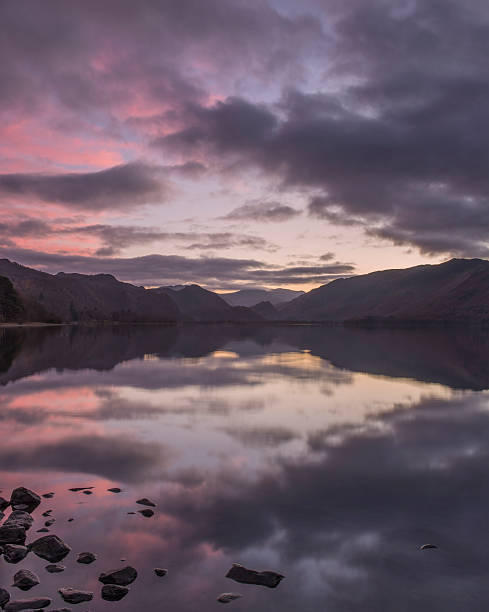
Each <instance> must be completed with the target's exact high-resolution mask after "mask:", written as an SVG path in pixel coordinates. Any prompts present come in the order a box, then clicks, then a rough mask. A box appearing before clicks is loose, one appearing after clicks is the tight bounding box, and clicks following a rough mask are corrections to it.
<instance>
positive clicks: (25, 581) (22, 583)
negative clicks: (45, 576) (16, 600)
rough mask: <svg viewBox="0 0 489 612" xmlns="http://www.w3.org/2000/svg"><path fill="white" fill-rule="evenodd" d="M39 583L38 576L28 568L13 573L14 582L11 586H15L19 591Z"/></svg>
mask: <svg viewBox="0 0 489 612" xmlns="http://www.w3.org/2000/svg"><path fill="white" fill-rule="evenodd" d="M39 583H40V580H39V578H38V577H37V576H36V574H34V572H31V571H30V570H27V569H23V570H19V571H18V572H17V573H16V574H14V583H13V584H12V586H14V587H17V588H18V589H20V590H21V591H28V590H29V589H32V587H35V586H36V585H37V584H39Z"/></svg>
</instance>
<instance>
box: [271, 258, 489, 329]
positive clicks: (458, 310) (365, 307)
mask: <svg viewBox="0 0 489 612" xmlns="http://www.w3.org/2000/svg"><path fill="white" fill-rule="evenodd" d="M280 316H281V318H282V319H284V320H293V321H349V320H365V319H374V320H375V319H378V320H379V321H383V322H386V321H392V322H396V321H412V322H420V321H474V322H480V321H484V320H487V321H489V261H486V260H482V259H452V260H450V261H447V262H445V263H442V264H439V265H423V266H416V267H413V268H406V269H402V270H384V271H381V272H372V273H371V274H363V275H360V276H354V277H351V278H346V279H337V280H334V281H332V282H331V283H329V284H327V285H323V286H322V287H318V288H317V289H313V290H312V291H309V293H306V294H305V295H303V296H301V297H298V298H296V299H295V300H293V301H292V302H290V303H289V304H287V305H286V306H285V307H284V308H283V310H282V311H281V312H280Z"/></svg>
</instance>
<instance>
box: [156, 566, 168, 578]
mask: <svg viewBox="0 0 489 612" xmlns="http://www.w3.org/2000/svg"><path fill="white" fill-rule="evenodd" d="M155 574H156V575H157V576H159V577H160V578H163V576H166V575H167V574H168V570H167V569H163V568H162V567H155Z"/></svg>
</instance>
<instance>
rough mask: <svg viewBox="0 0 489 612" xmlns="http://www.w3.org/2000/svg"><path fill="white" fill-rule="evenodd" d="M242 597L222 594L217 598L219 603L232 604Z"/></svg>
mask: <svg viewBox="0 0 489 612" xmlns="http://www.w3.org/2000/svg"><path fill="white" fill-rule="evenodd" d="M241 597H243V596H242V595H240V594H239V593H221V594H220V595H219V597H218V598H217V601H218V602H219V603H230V602H231V601H234V600H235V599H240V598H241Z"/></svg>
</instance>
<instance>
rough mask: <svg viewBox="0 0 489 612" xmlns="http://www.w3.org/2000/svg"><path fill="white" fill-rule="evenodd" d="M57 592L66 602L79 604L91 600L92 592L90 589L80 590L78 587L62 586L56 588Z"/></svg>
mask: <svg viewBox="0 0 489 612" xmlns="http://www.w3.org/2000/svg"><path fill="white" fill-rule="evenodd" d="M58 593H59V594H60V595H61V597H62V598H63V600H64V601H66V603H71V604H79V603H83V602H84V601H92V599H93V593H92V592H91V591H81V590H79V589H71V588H68V587H63V588H61V589H58Z"/></svg>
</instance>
